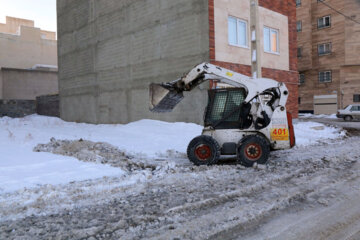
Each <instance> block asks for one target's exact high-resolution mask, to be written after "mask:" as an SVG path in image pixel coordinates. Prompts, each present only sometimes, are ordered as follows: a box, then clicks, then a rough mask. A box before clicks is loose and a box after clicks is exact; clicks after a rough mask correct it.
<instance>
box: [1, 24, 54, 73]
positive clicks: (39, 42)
mask: <svg viewBox="0 0 360 240" xmlns="http://www.w3.org/2000/svg"><path fill="white" fill-rule="evenodd" d="M55 35H56V33H54V32H49V31H43V30H41V29H39V28H34V22H33V21H30V20H25V19H18V18H9V17H7V22H6V24H0V67H7V68H24V69H27V68H31V67H33V66H34V65H35V64H46V65H55V66H57V41H56V40H55V39H56V36H55Z"/></svg>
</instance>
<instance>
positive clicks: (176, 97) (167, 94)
mask: <svg viewBox="0 0 360 240" xmlns="http://www.w3.org/2000/svg"><path fill="white" fill-rule="evenodd" d="M183 98H184V95H183V94H182V92H180V93H179V92H177V91H176V90H174V89H171V88H166V87H165V86H164V85H163V84H157V83H152V84H150V111H152V112H158V113H162V112H171V111H172V110H173V109H174V108H175V106H176V105H177V104H178V103H179V102H180V101H181V100H182V99H183Z"/></svg>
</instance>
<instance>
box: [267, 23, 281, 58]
mask: <svg viewBox="0 0 360 240" xmlns="http://www.w3.org/2000/svg"><path fill="white" fill-rule="evenodd" d="M264 51H265V52H268V53H279V30H276V29H272V28H269V27H264Z"/></svg>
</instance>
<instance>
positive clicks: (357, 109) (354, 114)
mask: <svg viewBox="0 0 360 240" xmlns="http://www.w3.org/2000/svg"><path fill="white" fill-rule="evenodd" d="M336 116H337V117H338V118H343V119H344V120H345V121H351V120H353V119H358V120H360V104H351V105H349V106H347V107H346V108H344V109H343V110H338V112H337V114H336Z"/></svg>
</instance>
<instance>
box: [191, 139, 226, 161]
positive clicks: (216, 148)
mask: <svg viewBox="0 0 360 240" xmlns="http://www.w3.org/2000/svg"><path fill="white" fill-rule="evenodd" d="M201 143H205V144H209V145H210V146H211V148H212V150H213V158H212V159H211V160H210V161H200V160H198V159H197V157H196V156H195V154H194V150H195V149H194V148H195V147H196V146H197V145H199V144H201ZM220 154H221V148H220V146H219V143H218V142H217V141H216V140H215V139H214V138H212V137H210V136H207V135H200V136H197V137H195V138H194V139H193V140H191V142H190V143H189V145H188V148H187V156H188V158H189V160H190V161H191V162H192V163H194V164H195V165H197V166H199V165H213V164H216V163H217V162H218V161H219V158H220Z"/></svg>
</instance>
